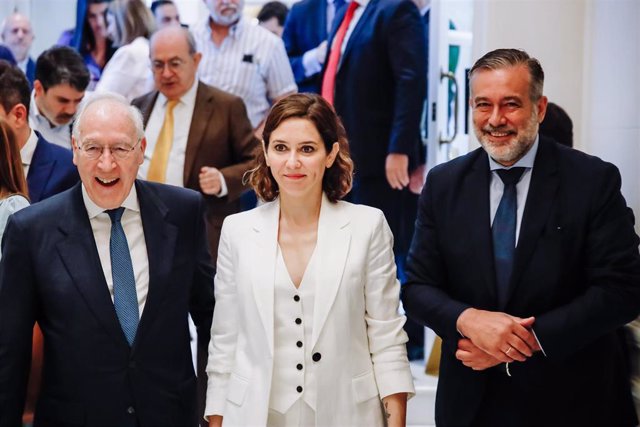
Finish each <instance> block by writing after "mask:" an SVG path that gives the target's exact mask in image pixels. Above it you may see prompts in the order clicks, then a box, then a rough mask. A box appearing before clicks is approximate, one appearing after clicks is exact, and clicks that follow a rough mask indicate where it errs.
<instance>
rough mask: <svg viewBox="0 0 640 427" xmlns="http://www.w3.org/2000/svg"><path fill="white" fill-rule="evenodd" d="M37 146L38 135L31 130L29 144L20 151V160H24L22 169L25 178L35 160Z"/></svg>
mask: <svg viewBox="0 0 640 427" xmlns="http://www.w3.org/2000/svg"><path fill="white" fill-rule="evenodd" d="M37 145H38V135H36V133H35V131H34V130H33V129H31V133H30V134H29V139H27V143H26V144H24V147H22V148H21V149H20V158H21V159H22V169H23V170H24V177H25V178H26V177H27V175H29V166H31V160H33V153H34V152H35V151H36V146H37Z"/></svg>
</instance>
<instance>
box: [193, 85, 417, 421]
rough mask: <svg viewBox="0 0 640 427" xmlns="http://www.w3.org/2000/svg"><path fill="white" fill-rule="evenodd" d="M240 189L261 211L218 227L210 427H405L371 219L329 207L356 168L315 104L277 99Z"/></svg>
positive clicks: (388, 283) (396, 333)
mask: <svg viewBox="0 0 640 427" xmlns="http://www.w3.org/2000/svg"><path fill="white" fill-rule="evenodd" d="M263 138H264V139H263V150H262V152H261V153H260V154H259V155H258V159H257V162H258V166H257V167H256V168H255V169H253V170H252V172H251V177H250V181H251V184H252V186H253V188H254V190H255V191H256V193H257V194H258V196H259V197H260V198H261V199H263V200H264V201H266V202H268V203H266V204H264V205H262V206H260V207H258V208H256V209H253V210H251V211H247V212H243V213H240V214H236V215H232V216H229V217H227V219H226V220H225V222H224V225H223V227H222V237H221V240H220V247H219V251H218V267H217V274H216V278H215V287H214V288H215V294H216V307H215V311H214V319H213V324H212V328H211V343H210V346H209V361H208V365H207V374H208V376H209V383H208V389H207V406H206V410H205V414H206V416H207V417H208V420H209V423H210V425H211V426H221V425H222V426H225V427H227V426H238V427H240V426H250V425H251V426H253V425H256V426H257V425H260V426H265V425H266V426H269V427H276V426H277V427H281V426H282V427H284V426H287V427H293V426H305V427H312V426H362V427H365V426H366V427H381V426H385V425H388V426H391V427H397V426H404V425H405V415H406V402H407V397H408V395H412V394H413V393H414V388H413V381H412V377H411V372H410V369H409V363H408V361H407V354H406V349H405V345H404V344H405V342H406V341H407V335H406V333H405V332H404V330H403V329H402V325H403V324H404V322H405V318H404V316H401V315H399V314H398V299H399V293H400V286H399V283H398V281H397V280H396V268H395V263H394V257H393V249H392V248H393V243H392V242H393V236H392V235H391V231H390V230H389V226H388V225H387V222H386V220H385V218H384V215H383V214H382V212H381V211H380V210H378V209H374V208H371V207H368V206H362V205H353V204H351V203H347V202H342V201H340V199H341V198H342V197H343V196H344V195H345V194H347V193H348V192H349V190H350V189H351V182H352V173H353V163H352V161H351V159H350V157H349V150H348V144H347V139H346V136H345V131H344V128H343V126H342V124H341V123H340V121H339V119H338V117H337V116H336V114H335V112H334V110H333V108H332V107H331V106H330V105H329V104H328V103H327V102H326V101H325V100H324V99H323V98H322V97H320V96H319V95H313V94H296V95H291V96H289V97H287V98H284V99H283V100H281V101H279V102H277V103H276V104H275V105H274V106H273V108H272V110H271V112H270V113H269V116H268V117H267V119H266V122H265V127H264V133H263Z"/></svg>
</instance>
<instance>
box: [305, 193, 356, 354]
mask: <svg viewBox="0 0 640 427" xmlns="http://www.w3.org/2000/svg"><path fill="white" fill-rule="evenodd" d="M349 221H350V218H349V217H348V216H347V215H345V213H344V206H342V207H341V206H340V205H338V204H334V203H331V202H330V201H329V199H327V197H326V196H325V195H323V199H322V207H321V209H320V219H319V221H318V240H317V243H316V252H317V254H316V260H315V262H316V266H317V268H316V271H315V272H316V274H315V282H316V285H315V286H316V287H315V289H316V291H315V293H314V295H315V297H314V304H313V332H312V336H311V348H314V347H315V345H316V342H317V341H318V337H319V336H320V332H322V328H323V327H324V324H325V322H326V321H327V317H328V315H329V312H330V311H331V308H332V306H333V302H334V300H335V299H336V295H337V294H338V289H339V288H340V284H341V283H342V274H343V272H344V268H345V265H346V262H347V256H348V254H349V245H350V242H351V230H350V229H349ZM323 266H330V267H329V268H326V269H325V268H323Z"/></svg>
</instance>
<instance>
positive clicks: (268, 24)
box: [257, 1, 289, 37]
mask: <svg viewBox="0 0 640 427" xmlns="http://www.w3.org/2000/svg"><path fill="white" fill-rule="evenodd" d="M288 13H289V8H288V7H287V5H286V4H284V3H281V2H279V1H270V2H267V3H265V4H264V5H263V6H262V9H260V12H258V16H257V19H258V23H259V24H260V25H262V26H263V27H264V28H266V29H267V30H269V31H271V32H272V33H273V34H275V35H276V36H278V37H282V32H283V31H284V23H285V21H286V19H287V14H288Z"/></svg>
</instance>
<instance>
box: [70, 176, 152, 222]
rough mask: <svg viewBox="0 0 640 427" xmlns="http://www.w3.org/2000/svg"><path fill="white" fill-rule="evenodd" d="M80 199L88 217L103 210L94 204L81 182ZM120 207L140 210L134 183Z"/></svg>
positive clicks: (91, 217) (94, 215)
mask: <svg viewBox="0 0 640 427" xmlns="http://www.w3.org/2000/svg"><path fill="white" fill-rule="evenodd" d="M82 200H84V207H85V208H86V209H87V214H89V219H93V218H95V217H97V216H98V215H100V214H101V213H103V212H104V211H105V209H104V208H101V207H100V206H98V205H96V204H95V202H94V201H93V200H91V197H89V193H87V189H86V188H85V186H84V183H83V184H82ZM122 207H124V208H126V209H130V210H132V211H135V212H140V203H139V202H138V193H137V191H136V185H135V183H134V184H133V185H132V186H131V191H129V195H128V196H127V198H126V199H124V202H122Z"/></svg>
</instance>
